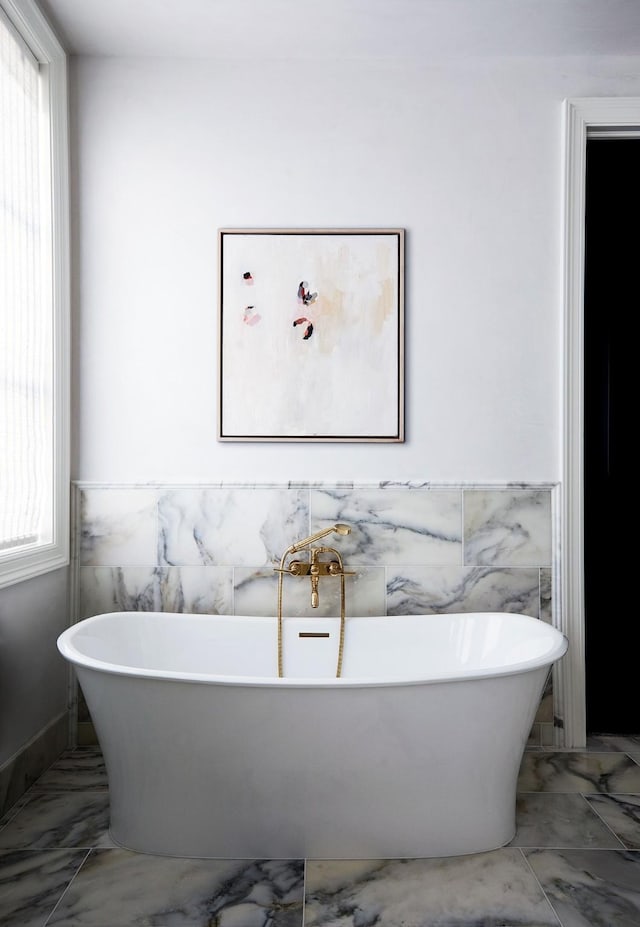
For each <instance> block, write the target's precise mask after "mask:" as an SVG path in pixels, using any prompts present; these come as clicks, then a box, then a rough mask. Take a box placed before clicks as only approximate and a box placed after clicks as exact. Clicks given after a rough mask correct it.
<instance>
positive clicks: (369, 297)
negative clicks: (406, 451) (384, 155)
mask: <svg viewBox="0 0 640 927" xmlns="http://www.w3.org/2000/svg"><path fill="white" fill-rule="evenodd" d="M218 235H219V241H218V246H219V338H220V343H219V346H220V351H219V361H220V362H219V384H218V385H219V408H218V439H219V440H220V441H360V442H364V441H369V442H374V441H376V442H378V441H385V442H393V441H395V442H401V441H404V230H403V229H258V230H254V229H221V230H220V231H219V233H218Z"/></svg>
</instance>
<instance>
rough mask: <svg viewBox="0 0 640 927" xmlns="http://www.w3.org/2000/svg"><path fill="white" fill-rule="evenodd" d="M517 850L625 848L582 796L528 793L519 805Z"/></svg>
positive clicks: (517, 814) (512, 843)
mask: <svg viewBox="0 0 640 927" xmlns="http://www.w3.org/2000/svg"><path fill="white" fill-rule="evenodd" d="M516 825H517V829H516V835H515V837H514V839H513V840H512V841H511V844H510V846H514V847H582V848H594V849H595V848H599V849H607V848H613V849H618V850H619V849H621V846H620V841H619V840H617V839H616V837H615V836H614V834H612V833H611V831H610V830H609V828H608V827H607V826H606V824H603V823H602V821H601V820H600V818H599V817H598V815H597V814H596V813H595V812H594V811H593V810H592V809H591V808H590V807H589V804H588V803H587V801H586V799H585V798H583V797H582V795H570V794H569V795H568V794H564V793H554V792H526V793H523V794H521V795H518V799H517V804H516Z"/></svg>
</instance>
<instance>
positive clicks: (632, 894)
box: [523, 850, 640, 927]
mask: <svg viewBox="0 0 640 927" xmlns="http://www.w3.org/2000/svg"><path fill="white" fill-rule="evenodd" d="M523 852H524V853H525V857H526V859H527V861H528V862H529V865H530V866H531V868H532V869H533V871H534V872H535V874H536V876H537V878H538V880H539V882H540V884H541V885H542V887H543V889H544V891H545V892H546V894H547V897H548V899H549V901H550V902H551V904H552V905H553V908H554V910H555V912H556V914H557V915H558V917H559V919H560V921H561V923H562V925H563V927H638V925H639V924H640V853H633V852H629V851H626V850H524V851H523Z"/></svg>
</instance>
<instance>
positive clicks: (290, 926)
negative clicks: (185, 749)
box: [0, 736, 640, 927]
mask: <svg viewBox="0 0 640 927" xmlns="http://www.w3.org/2000/svg"><path fill="white" fill-rule="evenodd" d="M108 814H109V793H108V789H107V782H106V777H105V770H104V766H103V762H102V757H101V755H100V753H99V751H97V750H95V749H88V748H78V749H76V750H75V751H69V752H67V753H65V754H64V755H63V756H62V757H61V758H60V759H59V760H58V761H57V762H56V763H55V764H54V765H53V766H52V767H51V768H50V769H49V770H48V771H47V772H46V773H45V774H44V775H43V776H42V777H41V778H40V779H39V780H38V781H37V782H36V783H35V785H34V786H33V787H32V788H31V789H30V790H29V792H28V793H27V794H25V795H24V796H23V797H22V798H21V799H20V801H19V802H18V803H17V804H16V805H15V806H14V807H13V808H12V809H11V811H10V812H9V813H8V814H6V815H5V816H4V818H3V819H2V820H1V821H0V924H2V925H3V927H18V925H19V927H45V925H46V927H54V925H55V927H81V925H82V927H303V925H304V927H552V925H555V927H558V925H561V927H640V736H637V737H636V736H634V737H624V738H623V737H597V738H591V739H590V741H589V744H588V747H587V749H586V750H585V751H582V752H577V751H571V752H569V751H567V752H565V751H562V752H559V751H553V750H544V749H535V750H529V751H527V752H526V754H525V756H524V759H523V763H522V768H521V772H520V779H519V797H518V810H517V821H518V829H517V834H516V836H515V838H514V840H513V841H512V843H511V844H510V845H509V846H507V847H504V848H503V849H500V850H495V851H493V852H489V853H479V854H476V855H473V856H463V857H452V858H448V859H447V858H441V859H393V860H385V859H372V860H356V861H353V860H352V861H345V860H307V861H305V860H302V859H294V860H284V861H283V860H264V859H263V860H188V859H173V858H163V857H157V856H146V855H143V854H139V853H131V852H129V851H126V850H123V849H121V848H119V847H117V846H115V845H114V844H113V843H112V842H111V841H110V839H109V836H108V832H107V827H108Z"/></svg>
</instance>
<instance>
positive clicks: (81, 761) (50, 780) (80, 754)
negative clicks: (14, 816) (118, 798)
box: [33, 749, 108, 792]
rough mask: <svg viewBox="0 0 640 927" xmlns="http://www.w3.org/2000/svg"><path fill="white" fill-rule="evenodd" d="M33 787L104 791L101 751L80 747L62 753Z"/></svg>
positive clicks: (47, 789) (105, 782) (106, 786)
mask: <svg viewBox="0 0 640 927" xmlns="http://www.w3.org/2000/svg"><path fill="white" fill-rule="evenodd" d="M33 788H34V789H36V790H39V791H40V790H42V791H52V792H60V791H66V790H67V789H77V790H78V791H81V792H89V791H93V790H96V791H106V789H107V788H108V783H107V770H106V768H105V765H104V759H103V757H102V753H101V751H100V750H99V749H98V750H85V749H82V750H72V751H69V752H68V753H64V754H63V755H62V756H61V757H60V759H58V760H56V762H55V763H54V764H53V766H50V767H49V769H48V770H47V771H46V772H45V773H43V775H42V776H41V777H40V778H39V779H38V781H37V782H36V783H35V785H34V786H33Z"/></svg>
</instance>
